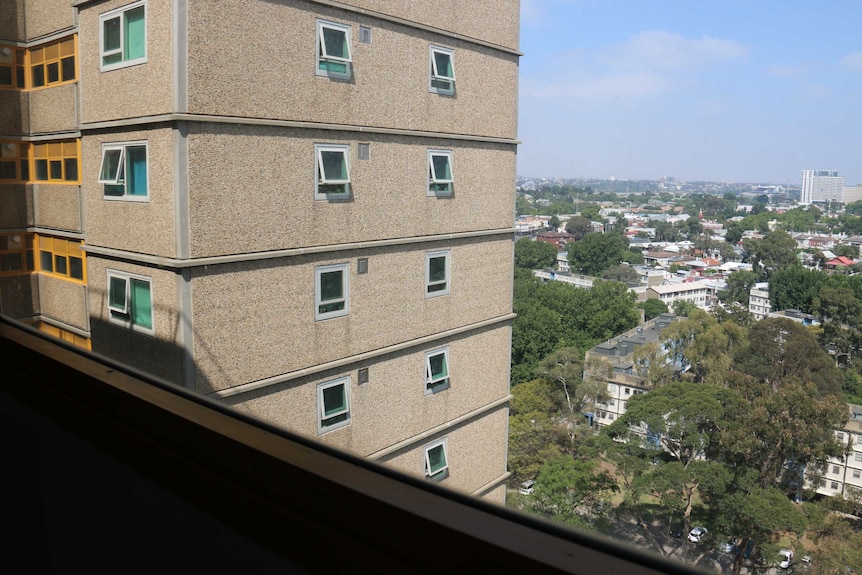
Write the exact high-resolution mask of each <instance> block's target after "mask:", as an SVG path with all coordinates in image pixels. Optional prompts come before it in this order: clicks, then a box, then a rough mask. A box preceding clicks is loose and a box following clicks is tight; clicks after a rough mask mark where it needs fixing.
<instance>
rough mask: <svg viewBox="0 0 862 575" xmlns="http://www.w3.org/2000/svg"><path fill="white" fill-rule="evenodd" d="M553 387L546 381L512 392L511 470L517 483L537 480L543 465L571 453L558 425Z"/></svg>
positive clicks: (523, 384)
mask: <svg viewBox="0 0 862 575" xmlns="http://www.w3.org/2000/svg"><path fill="white" fill-rule="evenodd" d="M559 413H560V412H559V407H558V405H557V402H556V401H555V399H554V391H553V388H552V386H551V385H550V384H549V383H548V382H547V381H545V380H543V379H536V380H532V381H528V382H526V383H522V384H521V385H518V386H516V387H513V388H512V401H511V403H510V406H509V470H510V471H511V472H512V475H513V477H514V478H515V481H516V482H521V481H525V480H527V479H535V478H536V476H537V475H538V473H539V469H540V468H541V467H542V464H543V463H544V462H545V461H547V460H548V459H553V458H554V457H557V456H559V455H562V454H563V453H567V452H569V450H570V445H569V440H568V437H567V435H566V433H565V429H564V428H563V426H561V425H560V424H559V423H558V419H559V417H558V416H559Z"/></svg>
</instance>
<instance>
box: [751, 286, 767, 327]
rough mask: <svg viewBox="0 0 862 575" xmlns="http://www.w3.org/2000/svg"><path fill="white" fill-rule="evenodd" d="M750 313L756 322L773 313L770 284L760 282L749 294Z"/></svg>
mask: <svg viewBox="0 0 862 575" xmlns="http://www.w3.org/2000/svg"><path fill="white" fill-rule="evenodd" d="M748 311H749V313H750V314H751V315H753V316H754V319H755V320H761V319H763V318H765V317H767V316H768V315H769V312H771V311H772V305H771V304H770V303H769V282H758V283H756V284H754V287H752V288H751V290H750V291H749V292H748Z"/></svg>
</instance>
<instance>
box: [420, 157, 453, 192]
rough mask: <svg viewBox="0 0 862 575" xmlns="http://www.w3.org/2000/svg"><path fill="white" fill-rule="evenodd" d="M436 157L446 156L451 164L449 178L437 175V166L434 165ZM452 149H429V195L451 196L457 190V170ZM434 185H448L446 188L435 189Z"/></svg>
mask: <svg viewBox="0 0 862 575" xmlns="http://www.w3.org/2000/svg"><path fill="white" fill-rule="evenodd" d="M435 157H445V158H446V161H447V163H448V165H449V178H448V179H447V178H440V177H438V176H437V168H436V167H435V166H434V158H435ZM452 164H453V162H452V150H434V149H429V150H428V186H427V190H426V195H427V196H428V197H449V196H452V195H453V194H454V192H455V170H454V169H453V165H452ZM434 186H446V187H445V189H434Z"/></svg>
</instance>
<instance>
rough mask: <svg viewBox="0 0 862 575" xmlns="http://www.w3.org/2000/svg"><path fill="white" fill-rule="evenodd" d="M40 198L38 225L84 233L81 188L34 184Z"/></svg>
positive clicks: (37, 216) (37, 211)
mask: <svg viewBox="0 0 862 575" xmlns="http://www.w3.org/2000/svg"><path fill="white" fill-rule="evenodd" d="M33 188H34V193H35V194H36V197H37V198H38V200H37V202H36V205H37V209H36V225H37V226H42V227H45V228H54V229H59V230H68V231H72V232H82V231H83V229H82V225H81V222H82V212H81V208H82V206H81V188H80V186H58V185H49V184H34V185H33Z"/></svg>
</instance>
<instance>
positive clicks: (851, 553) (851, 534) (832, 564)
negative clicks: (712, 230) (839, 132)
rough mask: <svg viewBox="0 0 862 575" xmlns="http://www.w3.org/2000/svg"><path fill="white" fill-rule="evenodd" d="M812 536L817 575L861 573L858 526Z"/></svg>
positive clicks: (837, 526) (840, 524) (830, 523)
mask: <svg viewBox="0 0 862 575" xmlns="http://www.w3.org/2000/svg"><path fill="white" fill-rule="evenodd" d="M854 203H862V202H854ZM851 205H852V204H851ZM853 523H858V521H853ZM812 535H813V539H814V541H815V543H817V549H816V550H815V551H814V552H813V553H812V564H814V565H817V573H819V574H822V575H846V574H847V573H859V572H860V571H862V532H860V531H859V530H858V525H853V524H851V521H850V520H848V519H847V518H844V517H835V516H833V517H830V518H828V519H827V520H826V521H825V522H824V523H823V525H822V526H820V527H819V528H818V529H816V530H815V531H814V533H813V534H812Z"/></svg>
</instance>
